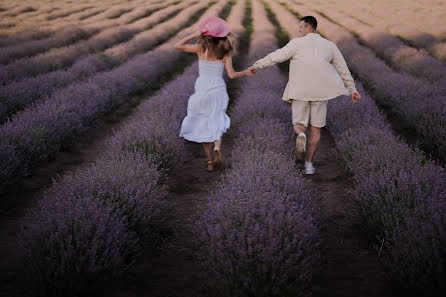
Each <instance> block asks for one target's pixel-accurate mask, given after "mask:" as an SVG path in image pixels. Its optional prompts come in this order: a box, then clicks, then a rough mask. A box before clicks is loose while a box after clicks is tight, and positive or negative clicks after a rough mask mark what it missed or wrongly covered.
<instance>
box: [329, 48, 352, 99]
mask: <svg viewBox="0 0 446 297" xmlns="http://www.w3.org/2000/svg"><path fill="white" fill-rule="evenodd" d="M330 48H331V52H332V54H333V59H332V60H331V63H332V64H333V66H334V67H335V68H336V71H337V72H338V73H339V76H340V77H341V78H342V80H343V81H344V85H345V87H346V88H347V89H348V91H349V92H350V95H352V94H353V93H358V91H357V90H356V87H355V81H354V80H353V77H352V75H351V73H350V70H348V67H347V63H346V62H345V60H344V57H343V56H342V53H341V51H340V50H339V49H338V47H337V46H336V45H335V44H334V43H332V44H331V47H330Z"/></svg>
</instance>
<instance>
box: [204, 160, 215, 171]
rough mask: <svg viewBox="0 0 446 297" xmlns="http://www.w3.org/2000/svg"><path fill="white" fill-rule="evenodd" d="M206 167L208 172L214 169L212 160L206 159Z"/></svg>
mask: <svg viewBox="0 0 446 297" xmlns="http://www.w3.org/2000/svg"><path fill="white" fill-rule="evenodd" d="M206 169H207V171H209V172H211V171H214V162H212V160H207V161H206Z"/></svg>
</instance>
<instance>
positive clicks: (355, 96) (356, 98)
mask: <svg viewBox="0 0 446 297" xmlns="http://www.w3.org/2000/svg"><path fill="white" fill-rule="evenodd" d="M350 97H351V98H352V101H353V102H358V101H359V99H361V94H359V93H358V92H354V93H351V94H350Z"/></svg>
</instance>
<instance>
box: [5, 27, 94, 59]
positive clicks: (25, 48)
mask: <svg viewBox="0 0 446 297" xmlns="http://www.w3.org/2000/svg"><path fill="white" fill-rule="evenodd" d="M98 31H99V30H98ZM98 31H93V30H85V29H82V28H78V27H69V28H66V29H64V30H61V31H59V32H57V33H56V34H54V35H53V36H51V37H49V38H46V39H38V40H32V41H29V42H26V43H21V44H19V45H12V46H7V47H4V48H2V51H1V53H0V64H8V63H11V62H12V61H13V60H14V59H17V58H22V57H26V56H31V55H34V54H37V53H40V52H43V51H45V50H48V49H50V48H55V47H60V46H65V45H68V44H71V43H74V42H76V41H78V40H81V39H85V38H88V37H90V36H91V35H93V34H95V33H97V32H98Z"/></svg>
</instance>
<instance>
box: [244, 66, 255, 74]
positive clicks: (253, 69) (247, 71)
mask: <svg viewBox="0 0 446 297" xmlns="http://www.w3.org/2000/svg"><path fill="white" fill-rule="evenodd" d="M256 72H257V69H255V68H254V67H253V66H251V67H249V68H248V69H246V70H245V75H247V76H253V75H254V73H256Z"/></svg>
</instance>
